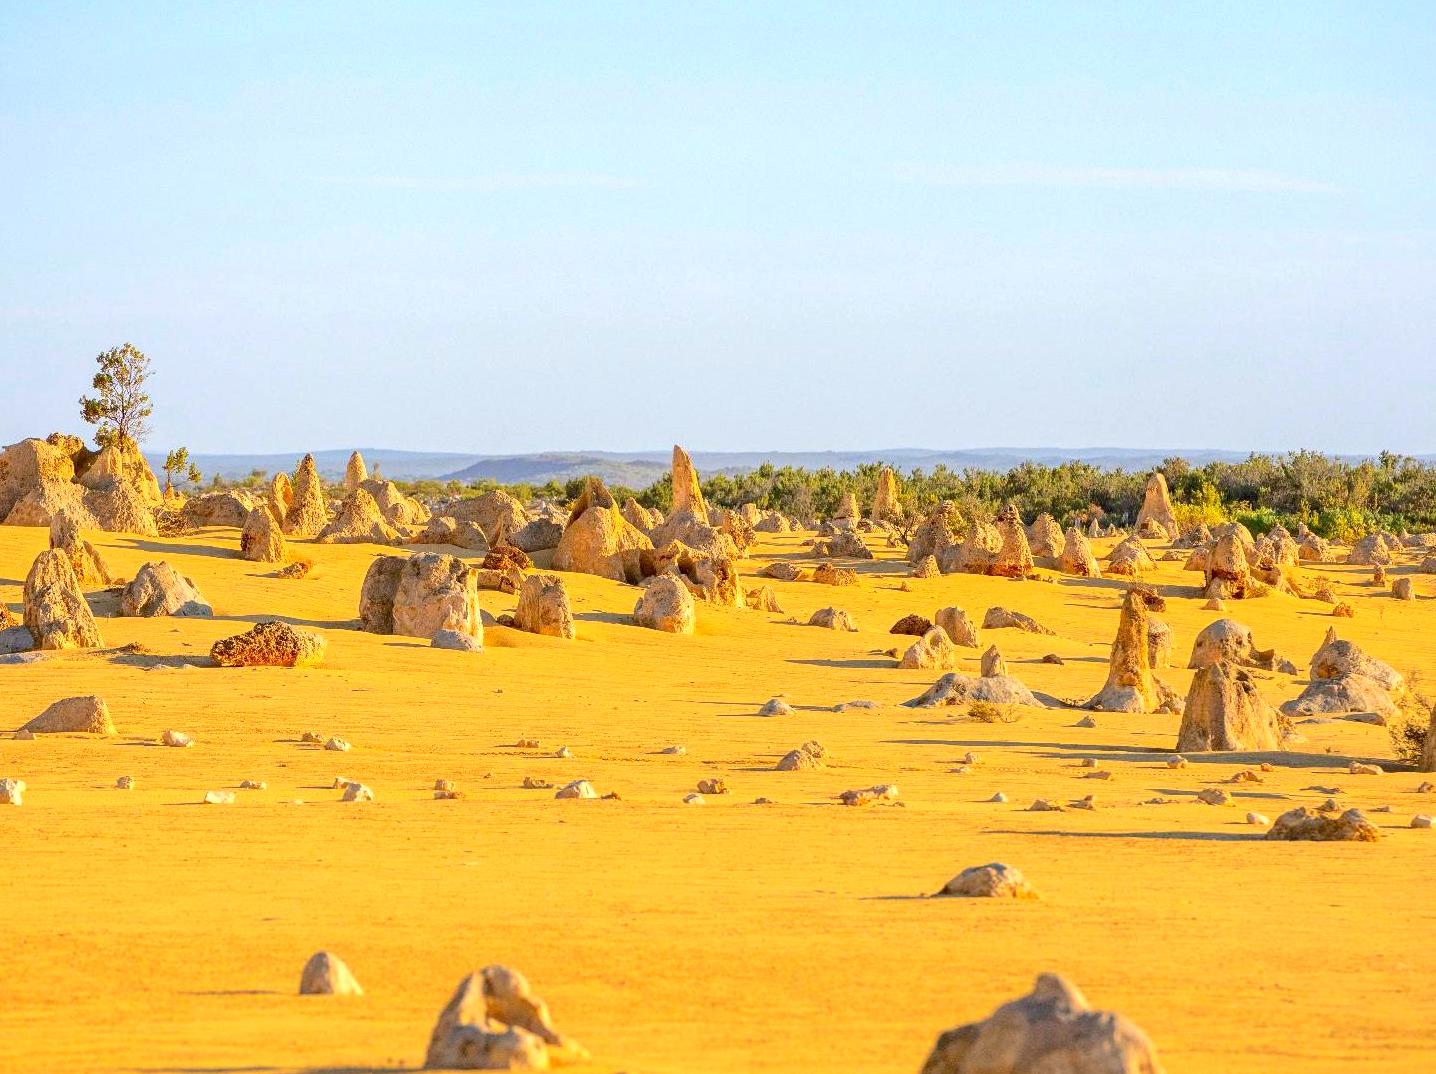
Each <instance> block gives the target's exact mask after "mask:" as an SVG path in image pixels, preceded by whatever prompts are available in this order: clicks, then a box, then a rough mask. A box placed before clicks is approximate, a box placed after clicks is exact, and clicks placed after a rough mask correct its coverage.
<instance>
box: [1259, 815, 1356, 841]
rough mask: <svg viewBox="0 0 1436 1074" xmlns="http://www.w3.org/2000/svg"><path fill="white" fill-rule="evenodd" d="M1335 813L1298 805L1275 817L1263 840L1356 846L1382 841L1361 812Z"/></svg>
mask: <svg viewBox="0 0 1436 1074" xmlns="http://www.w3.org/2000/svg"><path fill="white" fill-rule="evenodd" d="M1335 812H1336V811H1335V810H1319V809H1312V808H1311V807H1310V806H1298V807H1297V808H1295V809H1290V810H1288V811H1287V812H1285V813H1283V814H1282V815H1281V816H1279V817H1277V818H1276V823H1275V824H1273V825H1272V826H1271V831H1269V832H1267V833H1266V837H1267V838H1268V839H1309V840H1314V841H1317V842H1336V841H1342V842H1345V841H1350V842H1357V843H1374V842H1376V841H1377V840H1378V839H1380V838H1381V831H1380V829H1379V828H1377V827H1376V825H1374V824H1372V823H1371V821H1369V820H1367V819H1366V817H1365V816H1364V815H1363V814H1362V812H1361V810H1359V809H1348V810H1347V811H1346V812H1344V813H1342V814H1340V815H1335Z"/></svg>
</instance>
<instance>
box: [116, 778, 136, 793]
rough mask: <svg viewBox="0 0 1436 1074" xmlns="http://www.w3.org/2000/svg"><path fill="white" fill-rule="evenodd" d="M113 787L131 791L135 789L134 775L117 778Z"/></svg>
mask: <svg viewBox="0 0 1436 1074" xmlns="http://www.w3.org/2000/svg"><path fill="white" fill-rule="evenodd" d="M115 788H116V790H121V791H132V790H134V789H135V777H134V776H121V777H120V778H119V779H117V780H115Z"/></svg>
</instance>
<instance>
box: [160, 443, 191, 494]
mask: <svg viewBox="0 0 1436 1074" xmlns="http://www.w3.org/2000/svg"><path fill="white" fill-rule="evenodd" d="M186 470H188V471H189V472H190V473H191V474H194V473H196V472H197V471H196V470H195V468H194V467H193V466H192V465H190V461H189V448H182V447H177V448H175V449H174V450H173V451H171V452H170V453H169V454H168V455H166V456H165V484H166V485H173V484H174V483H175V475H176V474H178V475H180V476H181V477H183V476H184V474H185V471H186ZM191 480H193V478H191Z"/></svg>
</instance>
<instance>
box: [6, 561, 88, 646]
mask: <svg viewBox="0 0 1436 1074" xmlns="http://www.w3.org/2000/svg"><path fill="white" fill-rule="evenodd" d="M24 600H25V619H24V622H25V627H26V629H27V630H29V631H30V636H31V638H32V639H34V643H35V648H37V649H94V648H98V647H99V646H100V645H103V644H104V642H103V641H101V639H100V629H99V627H98V626H96V625H95V616H94V614H93V613H92V612H91V611H90V606H89V604H87V603H86V601H85V595H84V593H82V592H81V591H80V580H79V578H77V577H76V576H75V568H74V567H72V566H71V565H70V558H69V556H67V555H66V554H65V553H64V552H63V551H61V550H60V549H58V548H50V549H47V550H45V551H44V552H41V553H40V554H39V555H38V556H36V557H35V562H34V564H32V565H31V567H30V573H29V574H27V575H26V576H25V589H24Z"/></svg>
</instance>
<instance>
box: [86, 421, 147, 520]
mask: <svg viewBox="0 0 1436 1074" xmlns="http://www.w3.org/2000/svg"><path fill="white" fill-rule="evenodd" d="M76 475H77V476H76V480H78V481H79V482H80V484H82V485H84V486H85V487H86V488H87V489H93V490H96V491H101V490H108V489H112V488H113V487H114V486H116V485H123V486H124V487H126V488H127V489H130V490H131V491H133V492H134V494H135V499H136V500H137V501H138V503H139V506H140V509H141V510H143V511H144V512H146V513H148V512H149V511H150V510H152V509H153V508H156V507H159V506H160V505H161V504H162V503H164V496H163V494H162V493H161V492H160V483H159V482H158V481H157V480H155V475H154V471H153V470H151V469H150V464H149V463H148V462H146V461H145V456H144V453H143V452H141V451H140V446H139V444H137V443H135V442H134V441H133V440H131V439H128V438H126V439H125V440H124V441H118V440H117V441H114V442H112V443H109V444H106V445H105V446H104V447H102V448H101V449H100V453H99V454H98V455H96V456H95V457H94V459H93V460H92V461H91V462H90V464H89V465H88V466H86V467H85V468H84V469H83V470H80V469H79V468H77V469H76Z"/></svg>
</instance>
